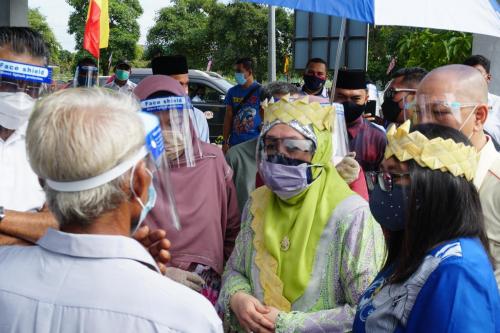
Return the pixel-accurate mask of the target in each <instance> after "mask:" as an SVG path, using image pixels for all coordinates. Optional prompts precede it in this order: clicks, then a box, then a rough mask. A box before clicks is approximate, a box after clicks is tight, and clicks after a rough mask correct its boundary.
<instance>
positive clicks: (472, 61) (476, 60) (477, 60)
mask: <svg viewBox="0 0 500 333" xmlns="http://www.w3.org/2000/svg"><path fill="white" fill-rule="evenodd" d="M464 65H467V66H472V67H474V66H477V65H481V66H482V67H483V68H484V70H485V71H486V73H487V74H490V66H491V62H490V60H489V59H488V58H486V57H485V56H483V55H480V54H476V55H473V56H470V57H468V58H467V59H465V61H464Z"/></svg>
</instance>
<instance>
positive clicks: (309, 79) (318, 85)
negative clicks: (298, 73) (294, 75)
mask: <svg viewBox="0 0 500 333" xmlns="http://www.w3.org/2000/svg"><path fill="white" fill-rule="evenodd" d="M325 81H326V80H324V79H320V78H319V77H317V76H314V75H306V74H304V86H305V87H306V89H307V90H309V91H318V90H322V89H323V86H324V85H325Z"/></svg>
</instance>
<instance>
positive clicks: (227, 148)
mask: <svg viewBox="0 0 500 333" xmlns="http://www.w3.org/2000/svg"><path fill="white" fill-rule="evenodd" d="M228 150H229V144H227V143H224V144H223V145H222V151H223V152H224V154H226V153H227V151H228Z"/></svg>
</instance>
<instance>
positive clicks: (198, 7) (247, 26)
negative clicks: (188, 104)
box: [145, 0, 293, 80]
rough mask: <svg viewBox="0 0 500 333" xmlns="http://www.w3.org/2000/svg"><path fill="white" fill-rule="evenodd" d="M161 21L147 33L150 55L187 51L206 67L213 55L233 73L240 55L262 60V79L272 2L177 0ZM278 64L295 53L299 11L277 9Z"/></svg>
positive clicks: (193, 63) (259, 66)
mask: <svg viewBox="0 0 500 333" xmlns="http://www.w3.org/2000/svg"><path fill="white" fill-rule="evenodd" d="M155 21H156V24H155V25H154V26H153V27H152V28H151V29H150V31H149V33H148V37H147V49H146V52H145V58H146V59H148V60H150V59H152V58H153V57H154V56H156V55H159V54H184V55H185V56H186V57H187V58H188V60H189V66H190V68H199V69H204V68H205V67H206V65H207V62H208V60H209V59H212V60H213V67H212V68H213V69H214V70H217V71H220V72H222V73H224V74H229V73H232V68H233V64H234V62H235V61H236V59H238V58H240V57H251V58H253V59H254V61H255V62H256V73H255V74H256V76H257V78H258V79H259V80H262V79H263V78H264V77H265V75H266V73H267V56H268V48H267V24H268V23H267V22H268V9H267V7H266V6H261V5H255V4H250V3H243V2H237V3H230V4H227V5H224V4H221V3H218V2H217V1H216V0H174V1H172V6H170V7H165V8H163V9H161V10H160V11H159V13H158V14H157V17H156V19H155ZM276 28H277V60H278V64H277V68H278V69H281V68H283V61H284V58H285V54H289V53H290V51H291V50H290V48H291V40H292V38H293V16H292V15H291V13H290V12H287V11H285V10H283V9H280V8H279V9H277V10H276Z"/></svg>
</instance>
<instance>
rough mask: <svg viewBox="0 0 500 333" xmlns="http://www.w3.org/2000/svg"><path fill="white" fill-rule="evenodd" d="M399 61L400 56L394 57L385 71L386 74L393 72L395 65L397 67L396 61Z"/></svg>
mask: <svg viewBox="0 0 500 333" xmlns="http://www.w3.org/2000/svg"><path fill="white" fill-rule="evenodd" d="M397 61H398V57H393V58H392V59H391V62H390V63H389V66H387V71H386V72H385V74H386V75H389V74H391V72H392V70H393V69H394V67H396V62H397Z"/></svg>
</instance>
